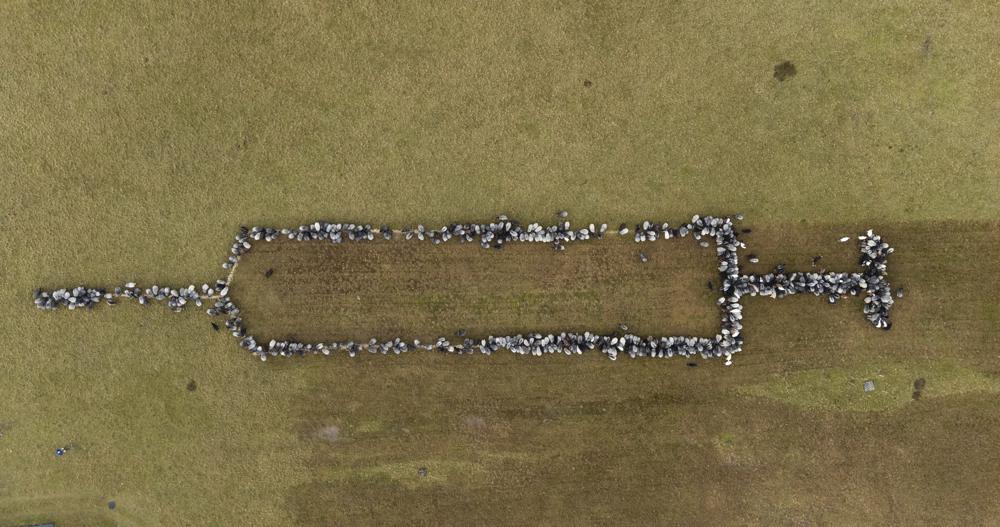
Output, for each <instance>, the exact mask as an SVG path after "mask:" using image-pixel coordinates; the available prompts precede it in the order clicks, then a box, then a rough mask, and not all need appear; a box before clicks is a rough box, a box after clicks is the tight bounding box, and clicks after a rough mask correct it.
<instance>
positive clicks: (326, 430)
mask: <svg viewBox="0 0 1000 527" xmlns="http://www.w3.org/2000/svg"><path fill="white" fill-rule="evenodd" d="M316 435H317V436H319V438H320V439H322V440H324V441H327V442H329V443H336V442H337V439H338V438H340V427H339V426H337V425H330V426H324V427H323V428H320V429H319V432H317V433H316Z"/></svg>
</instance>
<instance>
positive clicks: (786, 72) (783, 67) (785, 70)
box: [774, 60, 797, 82]
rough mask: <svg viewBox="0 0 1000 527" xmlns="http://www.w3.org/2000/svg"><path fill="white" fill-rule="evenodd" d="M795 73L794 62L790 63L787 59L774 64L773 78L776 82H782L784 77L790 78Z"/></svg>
mask: <svg viewBox="0 0 1000 527" xmlns="http://www.w3.org/2000/svg"><path fill="white" fill-rule="evenodd" d="M796 73H797V71H796V70H795V64H792V62H791V61H789V60H786V61H785V62H782V63H781V64H777V65H775V66H774V78H775V79H778V82H782V81H784V80H785V79H791V78H792V77H794V76H795V74H796Z"/></svg>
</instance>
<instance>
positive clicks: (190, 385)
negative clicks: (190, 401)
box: [187, 379, 198, 392]
mask: <svg viewBox="0 0 1000 527" xmlns="http://www.w3.org/2000/svg"><path fill="white" fill-rule="evenodd" d="M197 389H198V383H196V382H194V379H191V381H190V382H188V383H187V391H189V392H193V391H195V390H197Z"/></svg>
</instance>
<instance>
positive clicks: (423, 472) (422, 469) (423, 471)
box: [417, 467, 427, 478]
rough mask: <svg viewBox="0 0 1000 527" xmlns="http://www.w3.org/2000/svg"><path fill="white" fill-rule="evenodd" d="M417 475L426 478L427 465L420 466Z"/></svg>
mask: <svg viewBox="0 0 1000 527" xmlns="http://www.w3.org/2000/svg"><path fill="white" fill-rule="evenodd" d="M417 475H418V476H420V477H422V478H426V477H427V467H420V468H418V469H417Z"/></svg>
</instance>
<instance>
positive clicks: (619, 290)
mask: <svg viewBox="0 0 1000 527" xmlns="http://www.w3.org/2000/svg"><path fill="white" fill-rule="evenodd" d="M594 242H595V243H570V244H567V247H566V250H565V251H564V252H559V253H557V252H555V251H553V250H552V247H551V245H548V244H538V243H512V244H508V245H507V246H505V247H504V249H502V250H499V251H498V250H495V249H494V250H489V251H484V250H483V249H482V248H481V247H480V246H479V244H459V243H458V242H457V241H454V242H449V243H445V244H442V245H432V244H430V243H428V242H420V241H416V240H411V241H401V240H393V241H384V240H379V241H374V242H371V243H365V244H359V243H347V244H341V245H338V246H334V245H332V244H330V243H329V242H326V243H322V242H315V243H300V242H296V241H292V240H277V241H275V242H272V243H258V244H256V246H255V247H254V248H253V250H251V251H250V252H249V253H248V254H247V255H246V256H245V257H244V258H242V259H241V260H240V264H239V266H237V269H236V272H235V273H234V274H233V287H232V295H233V300H234V302H236V304H237V305H238V306H240V309H241V310H242V316H243V319H244V320H245V322H246V324H247V330H248V331H249V332H250V333H251V334H253V335H255V336H256V337H257V338H258V339H263V340H264V342H267V340H269V339H271V338H277V339H279V340H282V339H294V340H299V341H301V342H329V341H331V340H340V341H345V340H347V339H353V340H355V341H358V342H363V341H367V340H368V339H369V338H372V337H376V338H378V339H380V340H384V339H388V340H392V339H394V338H396V337H400V338H403V339H405V340H412V339H414V338H418V339H423V340H424V341H425V342H430V341H433V340H434V339H436V338H437V337H442V336H443V337H451V336H454V335H455V334H456V333H457V332H458V331H459V330H465V331H466V332H467V333H468V337H469V338H484V337H486V336H488V335H516V334H518V333H528V332H541V333H555V334H558V333H560V332H564V331H575V332H579V333H582V332H584V331H593V332H600V333H602V334H611V333H614V332H616V331H618V325H619V324H622V323H624V324H627V326H628V327H629V331H630V332H632V333H635V334H639V335H658V336H661V335H662V336H667V335H687V336H699V337H714V336H715V335H716V334H717V333H718V332H719V308H718V307H717V306H716V304H715V301H716V299H717V298H718V296H719V293H718V287H719V278H718V271H716V268H717V267H718V265H719V263H718V257H717V256H716V255H715V245H714V243H713V245H712V246H711V247H709V248H702V247H700V246H699V245H698V243H697V242H695V241H693V240H692V239H690V238H688V239H677V240H669V241H663V240H660V243H647V244H643V245H641V246H640V245H637V244H636V243H635V242H634V241H632V240H631V239H625V238H622V237H619V236H617V235H616V236H614V237H610V236H609V237H608V238H606V239H604V240H601V241H596V240H595V241H594ZM640 250H641V251H642V252H643V253H644V254H646V256H647V258H648V259H649V261H648V262H646V263H642V262H641V261H640V259H639V252H640ZM268 270H270V271H272V273H273V274H272V275H271V277H270V278H268V277H267V273H266V272H267V271H268ZM710 281H714V287H715V290H710V289H709V288H708V282H710ZM461 340H462V339H461V338H456V339H455V341H456V342H460V341H461Z"/></svg>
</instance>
